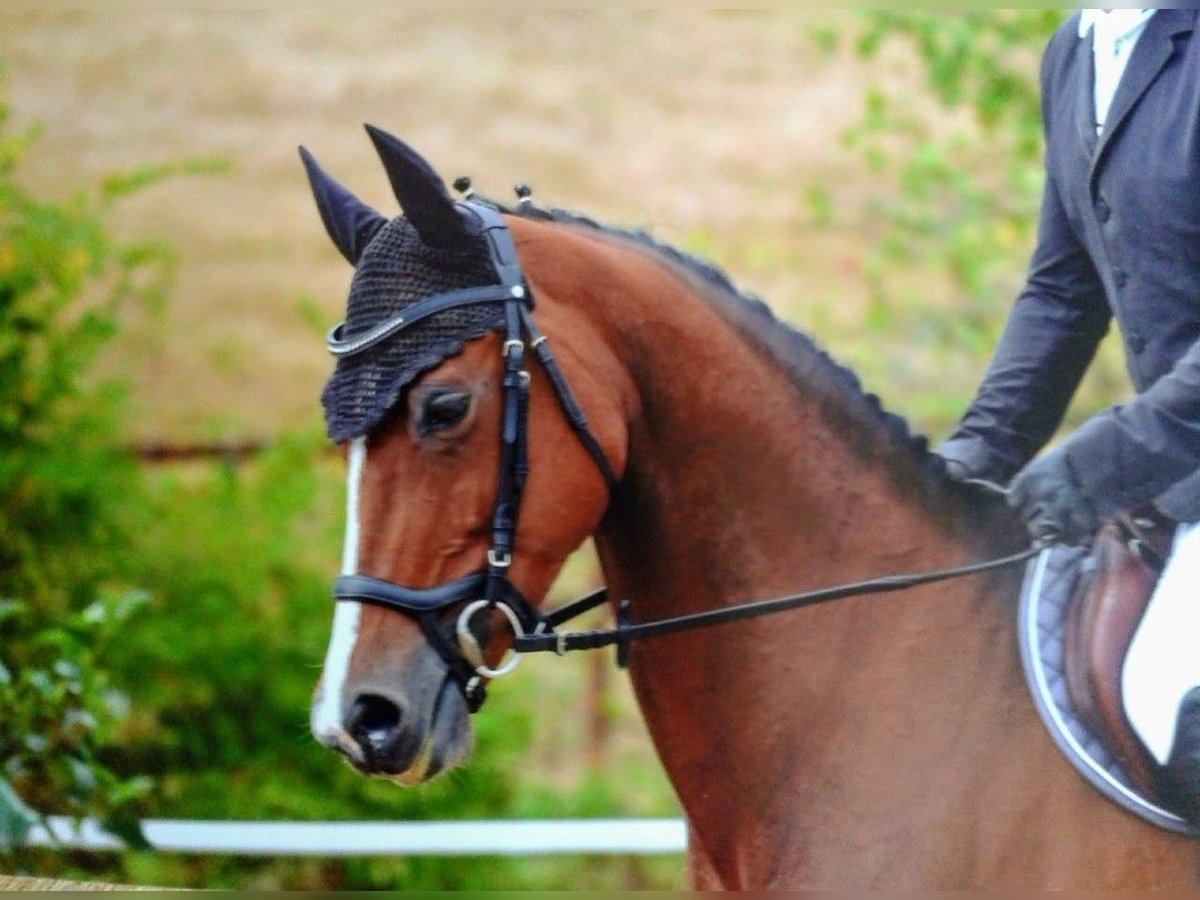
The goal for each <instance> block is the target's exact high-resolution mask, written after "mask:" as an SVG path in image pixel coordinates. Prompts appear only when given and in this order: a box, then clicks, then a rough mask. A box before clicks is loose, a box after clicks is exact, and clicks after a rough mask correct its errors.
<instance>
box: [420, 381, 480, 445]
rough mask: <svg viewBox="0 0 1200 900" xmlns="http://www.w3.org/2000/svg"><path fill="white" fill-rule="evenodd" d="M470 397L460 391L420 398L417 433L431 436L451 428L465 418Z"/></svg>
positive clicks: (469, 406) (431, 394) (469, 405)
mask: <svg viewBox="0 0 1200 900" xmlns="http://www.w3.org/2000/svg"><path fill="white" fill-rule="evenodd" d="M470 409H471V395H470V394H467V393H463V392H461V391H444V392H438V393H430V394H428V395H426V396H425V397H422V398H421V403H420V407H419V408H418V410H417V421H416V426H417V433H418V434H420V435H427V434H433V433H434V432H438V431H445V430H446V429H448V428H453V427H454V426H455V425H457V424H459V423H460V422H462V420H463V419H465V418H466V417H467V413H468V412H469V411H470Z"/></svg>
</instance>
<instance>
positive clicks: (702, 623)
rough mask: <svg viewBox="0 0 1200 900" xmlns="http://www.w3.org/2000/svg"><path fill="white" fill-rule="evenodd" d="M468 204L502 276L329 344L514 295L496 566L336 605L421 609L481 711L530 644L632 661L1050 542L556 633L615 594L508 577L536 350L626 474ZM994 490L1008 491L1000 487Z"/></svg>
mask: <svg viewBox="0 0 1200 900" xmlns="http://www.w3.org/2000/svg"><path fill="white" fill-rule="evenodd" d="M459 208H460V209H462V210H463V211H464V213H465V214H467V215H471V216H473V217H474V218H476V219H477V220H478V221H479V222H480V225H481V228H480V231H481V234H482V235H483V236H484V237H485V238H486V245H487V248H488V253H489V254H490V256H491V261H492V265H493V268H494V269H495V271H496V274H497V277H498V283H497V284H492V285H487V286H484V287H478V288H467V289H464V290H455V291H448V292H446V293H442V294H435V295H433V296H431V297H427V298H425V299H423V300H420V301H418V302H416V303H414V304H412V305H411V306H409V307H407V308H405V310H404V311H403V312H401V313H399V314H398V315H396V316H394V317H393V318H391V319H389V320H387V321H385V322H383V323H381V324H379V325H377V326H376V327H374V328H372V329H371V330H370V331H368V332H366V333H365V334H362V335H360V336H358V337H355V338H346V337H344V336H343V327H344V326H343V325H338V326H337V327H335V328H333V329H332V330H331V331H330V332H329V335H328V337H327V339H326V343H327V345H328V348H329V351H330V353H332V354H333V355H334V356H338V357H345V356H353V355H355V354H358V353H363V352H365V351H367V350H370V349H371V348H373V347H375V346H377V345H378V344H380V343H381V342H383V341H386V340H389V339H391V338H393V337H395V336H396V335H398V334H399V333H400V332H402V331H403V330H404V329H405V328H408V327H409V326H411V325H413V324H416V323H417V322H419V321H421V320H423V319H425V318H426V317H428V316H430V315H433V314H435V313H438V312H442V311H444V310H447V309H451V308H454V307H457V306H463V305H471V304H478V303H503V304H504V327H505V340H504V345H503V350H502V351H501V353H502V355H503V358H504V379H503V412H502V419H501V435H500V439H501V453H500V472H499V486H498V488H497V492H496V502H495V506H494V508H493V513H492V541H491V547H490V549H489V550H488V553H487V566H486V567H485V568H484V569H482V570H480V571H478V572H474V573H472V574H469V575H466V576H464V577H462V578H458V579H455V580H452V581H448V582H445V583H443V584H440V585H436V586H434V587H431V588H412V587H405V586H403V585H398V584H395V583H393V582H390V581H386V580H384V579H380V578H374V577H372V576H369V575H343V576H341V577H339V578H337V579H336V580H335V581H334V586H333V594H334V600H335V601H337V602H357V603H368V604H372V605H376V606H383V607H387V608H389V609H393V610H397V611H399V612H401V613H404V614H406V615H410V616H413V617H415V618H416V619H417V621H418V622H419V624H420V625H421V628H422V630H423V631H424V633H425V635H426V638H427V639H428V640H429V642H430V644H431V646H432V647H433V648H434V649H435V650H436V651H437V652H438V654H439V655H440V656H441V657H442V659H443V661H444V662H445V663H446V666H447V668H448V670H449V673H450V676H451V677H452V678H453V679H454V680H455V682H456V683H457V685H458V687H459V690H460V691H461V692H462V695H463V698H464V699H465V700H466V703H467V708H468V709H469V710H470V711H471V712H475V711H476V710H478V709H479V707H480V706H482V704H483V702H484V699H485V698H486V691H485V684H484V679H487V678H496V677H499V676H501V675H505V674H507V673H508V672H511V671H512V669H513V668H514V667H515V666H516V665H517V663H519V662H520V659H521V655H522V654H525V653H542V652H553V653H557V654H559V655H562V654H565V653H568V652H572V651H577V650H594V649H598V648H601V647H608V646H611V645H614V644H615V645H617V648H618V653H617V661H618V663H619V664H621V665H624V663H625V661H626V659H627V656H628V649H629V644H630V642H631V641H634V640H640V639H643V638H649V637H656V636H659V635H664V634H674V633H678V632H681V631H688V630H691V629H695V628H706V627H711V626H713V625H720V624H722V623H726V622H733V621H738V620H742V619H753V618H758V617H759V616H765V615H770V614H772V613H777V612H784V611H786V610H792V609H800V608H802V607H807V606H815V605H817V604H820V603H826V602H829V601H831V600H838V599H842V598H846V597H857V596H862V595H865V594H876V593H887V592H892V591H901V590H906V589H909V588H914V587H918V586H920V585H925V584H932V583H935V582H939V581H947V580H949V579H952V578H962V577H966V576H968V575H975V574H979V573H983V572H989V571H992V570H995V569H1000V568H1003V567H1006V566H1010V565H1016V564H1018V563H1021V562H1025V561H1026V560H1029V559H1031V558H1032V557H1033V556H1035V555H1036V554H1037V553H1039V552H1040V551H1041V549H1042V547H1041V546H1040V545H1037V546H1033V547H1030V548H1029V549H1027V550H1024V551H1022V552H1020V553H1017V554H1014V555H1012V556H1006V557H1003V558H1000V559H995V560H990V561H987V562H983V563H978V564H974V565H968V566H961V567H957V568H951V569H943V570H940V571H935V572H924V573H916V574H907V575H892V576H885V577H883V578H876V579H872V580H870V581H862V582H857V583H855V584H847V585H841V586H838V587H831V588H824V589H821V590H815V591H809V592H807V593H803V594H795V595H792V596H787V597H776V598H773V599H768V600H756V601H750V602H746V603H740V604H736V605H734V606H725V607H720V608H717V609H711V610H707V611H704V612H699V613H693V614H690V615H683V616H676V617H674V618H669V619H661V620H657V621H650V622H640V623H636V624H634V623H632V622H631V621H630V619H629V612H630V609H629V603H628V601H625V600H622V601H621V602H620V603H619V604H618V610H617V626H616V627H615V628H610V629H603V630H597V631H581V632H567V633H562V634H560V633H558V632H556V631H555V630H554V629H555V628H556V627H557V626H559V625H561V624H563V623H565V622H567V621H570V620H571V619H573V618H575V617H577V616H579V615H582V614H583V613H585V612H587V611H589V610H592V609H595V608H596V607H598V606H600V605H602V604H603V603H605V602H606V601H607V600H608V590H607V588H602V589H600V590H598V591H595V592H593V593H591V594H588V595H587V596H585V597H583V598H581V599H579V600H576V601H575V602H573V603H569V604H567V605H565V606H562V607H560V608H558V609H556V610H554V611H552V612H550V613H546V614H544V615H543V614H542V613H540V612H539V611H538V610H537V609H535V608H534V607H533V605H532V604H531V603H530V602H529V601H528V600H527V599H526V598H525V597H524V596H523V595H522V594H521V592H520V591H519V590H518V589H517V588H516V586H515V585H513V583H512V582H511V580H509V577H508V570H509V568H510V566H511V565H512V554H513V545H514V542H515V537H516V530H517V519H518V514H519V512H520V507H521V496H522V493H523V491H524V488H525V482H526V479H527V478H528V475H529V465H528V453H527V450H528V446H527V431H528V427H527V426H528V417H529V380H530V379H529V372H528V371H527V370H526V369H525V355H526V350H527V349H532V350H533V351H534V354H535V356H536V357H537V361H538V363H539V364H540V365H541V367H542V369H543V371H544V372H545V373H546V376H547V378H548V380H549V382H550V385H551V388H552V389H553V391H554V394H555V396H556V397H557V399H558V403H559V406H560V407H561V409H562V411H563V413H564V415H565V416H566V418H567V421H568V422H569V424H570V425H571V428H572V430H573V431H574V432H575V435H576V437H577V438H578V439H579V441H580V443H581V444H582V445H583V447H584V449H585V450H587V452H588V453H589V455H590V456H591V457H592V459H593V461H594V462H595V463H596V467H597V468H598V469H599V471H600V474H601V476H602V477H603V478H604V481H605V483H606V484H607V485H608V489H609V492H610V494H611V493H613V492H615V491H616V489H617V486H618V483H619V482H618V478H617V475H616V472H615V471H614V469H613V467H612V465H611V463H610V462H609V460H608V458H607V457H606V456H605V454H604V451H603V449H601V447H600V443H599V441H597V440H596V437H595V435H594V434H593V433H592V431H591V428H590V427H589V426H588V422H587V418H586V416H585V415H584V414H583V410H582V409H581V408H580V406H579V404H578V402H577V401H576V400H575V397H574V395H573V394H572V392H571V389H570V386H569V385H568V384H567V381H566V379H565V378H564V377H563V374H562V370H561V369H560V368H559V366H558V363H557V361H556V360H555V358H554V355H553V353H552V352H551V351H550V347H549V344H548V343H547V341H546V338H545V336H544V335H543V334H541V332H540V331H539V330H538V329H537V326H536V325H535V324H534V321H533V316H532V313H531V310H532V309H533V305H534V298H533V296H532V294H531V293H530V291H529V287H528V285H527V284H526V282H525V277H524V274H523V273H522V271H521V267H520V264H519V262H518V260H517V254H516V247H515V245H514V244H513V240H512V236H511V235H510V234H509V231H508V226H507V225H506V224H505V222H504V220H503V218H502V216H501V215H500V212H499V210H497V209H496V208H495V207H493V206H491V205H488V204H485V203H482V202H479V201H473V200H468V201H466V202H463V203H460V204H459ZM989 487H992V486H990V485H989ZM993 489H994V490H1002V489H999V488H994V487H993ZM460 604H463V605H462V606H461V608H460V611H459V612H458V614H457V618H456V620H455V624H454V626H453V628H450V627H448V625H447V623H446V622H445V621H444V613H445V612H446V611H447V610H448V609H450V608H451V607H454V606H458V605H460ZM496 610H498V611H499V612H500V613H501V614H502V615H503V616H504V618H505V619H506V620H507V622H508V625H509V627H510V628H511V629H512V632H513V636H514V640H513V645H512V651H511V654H510V656H509V657H508V658H507V659H505V660H504V661H503V662H501V663H499V664H498V665H497V666H496V667H494V668H493V667H490V666H488V665H487V663H486V661H485V660H484V657H483V651H482V648H481V646H480V641H479V639H478V638H477V637H476V635H475V633H474V631H473V629H472V627H471V625H472V622H473V620H474V618H475V617H476V616H477V615H478V614H479V613H480V612H487V611H496Z"/></svg>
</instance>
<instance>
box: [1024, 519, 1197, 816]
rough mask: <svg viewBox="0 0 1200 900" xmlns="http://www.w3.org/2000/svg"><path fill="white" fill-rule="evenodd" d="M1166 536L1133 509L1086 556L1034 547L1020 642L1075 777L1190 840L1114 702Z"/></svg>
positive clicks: (1034, 689) (1036, 695)
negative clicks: (1040, 550) (1036, 553)
mask: <svg viewBox="0 0 1200 900" xmlns="http://www.w3.org/2000/svg"><path fill="white" fill-rule="evenodd" d="M1173 534H1174V524H1173V523H1171V522H1169V521H1167V520H1165V519H1163V518H1162V517H1161V516H1159V515H1157V514H1156V513H1152V514H1147V515H1143V514H1140V513H1139V514H1136V515H1131V516H1123V517H1121V518H1119V519H1116V520H1113V521H1110V522H1107V523H1106V524H1105V525H1104V526H1103V527H1102V528H1101V530H1100V532H1099V533H1098V535H1097V536H1096V540H1095V542H1094V543H1093V545H1092V548H1091V549H1090V550H1083V549H1079V548H1073V547H1053V548H1050V549H1047V550H1045V551H1043V553H1042V554H1041V555H1039V556H1038V557H1037V558H1035V559H1034V560H1033V561H1032V562H1031V563H1030V566H1029V571H1028V573H1027V575H1026V581H1025V588H1024V590H1023V591H1022V597H1021V610H1020V619H1021V621H1020V632H1021V635H1020V637H1021V641H1020V643H1021V654H1022V662H1023V664H1024V667H1025V674H1026V679H1027V681H1028V683H1029V687H1030V691H1031V693H1032V695H1033V699H1034V701H1035V704H1036V705H1037V707H1038V711H1039V712H1040V713H1041V715H1042V719H1043V721H1044V722H1045V724H1046V727H1047V729H1048V730H1049V732H1050V735H1051V737H1052V738H1053V739H1054V741H1055V743H1056V744H1058V746H1059V748H1060V749H1061V750H1062V751H1063V753H1064V755H1065V756H1066V757H1067V758H1068V760H1069V761H1070V762H1071V763H1072V764H1073V765H1074V766H1075V768H1076V769H1077V770H1078V771H1079V773H1080V774H1081V775H1083V776H1084V778H1085V779H1087V780H1088V781H1089V782H1091V783H1092V784H1093V785H1094V786H1095V787H1097V788H1098V789H1099V790H1100V791H1101V792H1102V793H1104V794H1106V795H1107V796H1108V797H1109V798H1110V799H1112V800H1114V801H1115V802H1117V803H1118V804H1119V805H1121V806H1123V807H1124V808H1126V809H1128V810H1130V811H1131V812H1134V813H1136V814H1138V815H1140V816H1142V818H1145V819H1147V820H1149V821H1151V822H1153V823H1154V824H1156V825H1159V826H1160V827H1163V828H1167V829H1168V830H1171V831H1175V832H1179V833H1183V834H1195V833H1196V832H1195V829H1194V828H1193V827H1192V826H1191V825H1190V824H1189V823H1188V822H1187V821H1186V820H1185V819H1183V818H1182V817H1180V816H1178V815H1176V814H1175V813H1174V812H1173V811H1172V809H1171V803H1170V802H1169V800H1168V799H1167V797H1166V795H1165V794H1164V792H1163V790H1162V788H1161V787H1160V785H1159V777H1158V772H1159V769H1160V767H1159V766H1158V764H1157V763H1156V762H1155V761H1154V759H1153V758H1152V757H1151V755H1150V753H1149V752H1148V751H1147V750H1146V749H1145V747H1144V746H1143V745H1142V742H1141V740H1140V738H1138V736H1137V735H1136V733H1135V732H1134V730H1133V728H1132V726H1131V725H1130V724H1129V720H1128V719H1127V717H1126V714H1125V707H1124V703H1123V700H1122V696H1121V668H1122V665H1123V663H1124V661H1125V655H1126V652H1127V651H1128V650H1129V646H1130V643H1131V642H1132V640H1133V636H1134V633H1135V632H1136V630H1137V627H1138V625H1139V623H1140V622H1141V620H1142V617H1143V615H1144V614H1145V612H1146V608H1147V607H1148V605H1149V602H1150V598H1151V595H1152V594H1153V592H1154V587H1155V585H1156V584H1157V582H1158V576H1159V574H1160V572H1161V571H1162V567H1163V565H1164V563H1165V561H1166V558H1167V555H1168V553H1169V550H1170V546H1171V540H1172V537H1173Z"/></svg>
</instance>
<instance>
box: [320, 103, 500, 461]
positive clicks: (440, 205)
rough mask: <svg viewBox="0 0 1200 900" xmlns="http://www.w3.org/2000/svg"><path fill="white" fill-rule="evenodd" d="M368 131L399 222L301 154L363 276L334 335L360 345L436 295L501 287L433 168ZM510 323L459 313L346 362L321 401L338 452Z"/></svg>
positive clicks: (357, 276) (327, 218)
mask: <svg viewBox="0 0 1200 900" xmlns="http://www.w3.org/2000/svg"><path fill="white" fill-rule="evenodd" d="M368 131H369V132H370V134H371V138H372V140H373V141H374V142H375V145H376V148H377V149H378V150H379V152H380V156H381V158H382V159H383V163H384V167H385V169H386V170H387V173H388V177H389V179H390V181H391V183H392V187H393V190H394V191H395V192H396V195H397V198H398V199H399V201H400V205H401V208H402V209H403V211H404V213H405V215H404V216H402V217H399V218H395V219H392V220H391V221H388V220H387V219H385V218H384V217H383V216H381V215H380V214H379V213H377V212H375V211H374V210H373V209H371V208H370V207H368V206H366V205H365V204H363V203H362V202H361V201H359V200H358V199H357V198H355V197H354V196H353V195H352V194H350V192H349V191H347V190H346V189H345V188H343V187H341V185H339V184H337V183H336V182H334V181H333V180H332V179H331V178H330V177H329V176H328V175H326V174H325V173H324V172H323V171H322V170H321V169H320V167H318V166H317V164H316V162H315V161H314V160H313V159H312V157H311V156H310V155H309V154H308V153H307V152H306V151H304V150H303V148H302V149H301V156H302V158H303V159H304V163H305V166H306V167H307V169H308V175H309V180H310V182H311V184H312V188H313V193H314V195H315V196H316V199H317V207H318V209H319V210H320V213H321V218H322V220H323V222H324V224H325V227H326V230H327V231H328V232H329V235H330V237H331V238H332V239H333V242H334V244H335V245H336V246H337V247H338V249H339V250H340V251H341V252H342V255H343V256H345V257H346V259H347V260H349V261H350V262H351V263H352V264H353V265H354V266H355V272H354V277H353V279H352V280H351V283H350V296H349V300H348V303H347V310H346V320H345V322H344V323H343V324H342V325H341V326H340V327H339V328H338V329H337V330H336V332H335V334H336V337H337V339H338V340H340V341H353V340H354V339H356V338H360V337H362V336H364V335H366V334H368V333H370V332H371V331H372V330H373V329H375V328H376V327H378V326H380V325H381V324H383V323H385V322H388V321H389V320H391V319H394V318H395V317H396V316H397V315H398V314H400V313H401V312H402V311H403V310H404V309H406V308H407V307H409V306H412V305H413V304H414V303H417V302H418V301H420V300H423V299H425V298H427V297H430V296H432V295H435V294H439V293H443V292H445V291H450V290H455V289H458V288H467V287H476V286H481V285H489V284H496V283H497V282H498V276H497V273H496V271H495V269H494V267H493V265H492V263H491V257H490V256H489V253H488V249H487V245H486V242H485V239H484V238H483V237H482V236H480V235H478V234H476V233H474V229H475V228H476V227H477V226H476V225H474V224H473V223H472V222H471V221H470V220H469V219H468V218H466V217H464V216H463V215H461V214H460V213H459V212H458V210H457V209H456V207H455V205H454V203H453V201H452V200H451V199H450V197H449V195H448V194H447V192H446V189H445V186H444V185H443V184H442V182H441V180H440V179H439V178H438V176H437V175H436V174H435V173H434V172H433V170H432V168H430V167H429V166H428V164H427V163H425V161H424V160H423V159H421V158H420V157H418V156H417V155H416V154H415V153H413V151H411V150H410V149H409V148H408V147H407V146H406V145H404V144H402V143H401V142H400V141H398V140H396V139H395V138H392V137H391V136H390V135H387V134H385V133H383V132H379V131H377V130H375V129H372V128H370V127H369V126H368ZM503 323H504V306H503V304H502V303H478V304H472V305H468V306H458V307H454V308H451V309H446V310H444V311H442V312H438V313H434V314H433V315H430V316H428V317H425V318H423V319H421V320H420V321H419V322H414V323H413V324H412V326H411V327H406V328H404V329H403V330H400V331H398V332H397V333H395V334H392V335H391V336H390V337H387V338H386V339H385V340H382V341H379V342H377V343H372V344H371V345H370V346H369V347H367V348H366V349H364V350H362V351H361V352H356V353H353V354H350V355H344V356H340V357H339V358H338V360H337V363H336V365H335V367H334V371H333V374H332V375H331V376H330V378H329V380H328V381H327V382H326V384H325V389H324V391H323V392H322V394H321V403H322V406H323V407H324V410H325V425H326V430H327V431H328V433H329V437H330V438H331V439H332V440H333V441H335V442H337V443H340V442H342V441H346V440H350V439H351V438H355V437H359V436H361V435H364V434H366V433H367V432H369V431H371V429H373V428H375V427H376V426H377V425H378V424H379V423H380V422H381V421H382V420H383V419H384V418H385V417H386V416H387V414H388V412H389V411H390V410H391V409H392V407H393V406H395V404H396V402H397V401H398V400H399V398H400V395H401V393H402V392H403V390H404V388H405V387H406V386H407V385H408V384H409V383H411V382H412V381H413V379H415V378H416V377H417V376H418V375H420V374H421V373H422V372H424V371H425V370H427V369H430V368H432V367H434V366H436V365H438V364H439V363H440V362H442V361H443V360H444V359H446V358H447V357H448V356H451V355H453V354H455V353H459V352H460V351H461V350H462V348H463V346H464V345H465V344H466V343H467V342H468V341H471V340H474V339H475V338H478V337H481V336H483V335H484V334H486V333H487V332H489V331H491V330H493V329H495V328H497V327H500V326H502V325H503Z"/></svg>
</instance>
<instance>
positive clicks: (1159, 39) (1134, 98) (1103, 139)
mask: <svg viewBox="0 0 1200 900" xmlns="http://www.w3.org/2000/svg"><path fill="white" fill-rule="evenodd" d="M1195 18H1196V13H1195V10H1190V9H1160V10H1159V11H1158V12H1156V13H1155V14H1154V15H1153V16H1152V17H1151V18H1150V21H1149V22H1147V23H1146V30H1145V31H1144V32H1143V33H1142V36H1141V38H1140V39H1139V40H1138V42H1137V46H1136V47H1134V48H1133V55H1132V56H1131V57H1130V58H1129V64H1128V66H1127V67H1126V69H1125V74H1124V75H1122V76H1121V81H1120V83H1119V84H1118V85H1117V92H1116V94H1114V95H1113V101H1112V106H1111V107H1110V108H1109V111H1108V120H1107V121H1106V122H1105V125H1104V132H1103V133H1102V134H1101V136H1100V142H1099V145H1098V146H1097V147H1096V155H1095V158H1094V159H1093V161H1092V177H1093V178H1094V177H1095V175H1096V172H1097V170H1098V169H1099V167H1100V163H1101V162H1102V160H1103V159H1104V155H1105V150H1107V149H1108V146H1109V144H1111V143H1112V140H1113V137H1114V136H1115V135H1116V134H1117V133H1118V132H1119V131H1120V130H1121V126H1122V125H1123V124H1124V123H1125V120H1126V119H1127V118H1129V114H1130V113H1131V112H1133V108H1134V107H1135V106H1136V105H1137V102H1138V101H1139V100H1140V99H1141V98H1142V95H1143V94H1145V93H1146V89H1147V88H1149V87H1150V85H1151V83H1152V82H1153V81H1154V79H1155V78H1157V77H1158V73H1159V72H1161V71H1162V70H1163V67H1164V66H1165V65H1166V64H1167V62H1168V61H1170V59H1171V57H1172V56H1174V54H1175V51H1176V47H1175V41H1174V37H1175V35H1177V34H1181V33H1184V32H1188V31H1191V30H1192V26H1193V23H1194V21H1195ZM1092 77H1093V78H1095V74H1094V67H1093V75H1092ZM1094 120H1095V117H1094V115H1093V121H1094Z"/></svg>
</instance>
